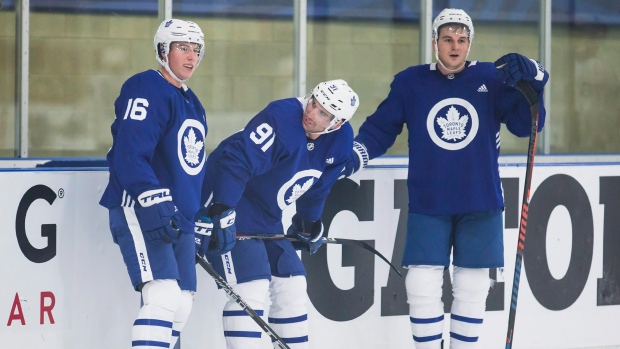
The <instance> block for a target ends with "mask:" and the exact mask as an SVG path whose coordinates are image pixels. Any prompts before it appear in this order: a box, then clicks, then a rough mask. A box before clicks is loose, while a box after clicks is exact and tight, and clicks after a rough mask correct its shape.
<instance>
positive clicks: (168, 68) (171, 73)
mask: <svg viewBox="0 0 620 349" xmlns="http://www.w3.org/2000/svg"><path fill="white" fill-rule="evenodd" d="M164 68H165V69H166V71H167V72H168V74H170V76H172V78H173V79H174V80H176V81H178V82H180V83H182V84H183V83H185V81H187V79H179V78H178V77H177V76H176V75H175V74H174V73H173V72H172V69H170V66H169V65H168V59H166V64H164Z"/></svg>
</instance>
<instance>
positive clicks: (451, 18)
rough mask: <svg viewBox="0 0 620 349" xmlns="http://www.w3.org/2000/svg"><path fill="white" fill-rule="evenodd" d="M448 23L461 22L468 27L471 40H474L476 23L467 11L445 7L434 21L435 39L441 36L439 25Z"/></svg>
mask: <svg viewBox="0 0 620 349" xmlns="http://www.w3.org/2000/svg"><path fill="white" fill-rule="evenodd" d="M448 23H459V24H462V25H464V26H466V27H467V29H468V31H469V42H470V43H471V42H473V41H474V24H473V23H472V21H471V18H470V17H469V15H468V14H467V13H465V11H463V10H461V9H458V8H446V9H443V11H441V12H440V13H439V15H437V17H435V20H434V21H433V39H435V40H437V39H438V37H439V27H441V26H442V25H444V24H448Z"/></svg>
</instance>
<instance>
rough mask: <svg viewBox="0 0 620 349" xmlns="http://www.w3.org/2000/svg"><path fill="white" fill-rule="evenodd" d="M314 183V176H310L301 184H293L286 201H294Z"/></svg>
mask: <svg viewBox="0 0 620 349" xmlns="http://www.w3.org/2000/svg"><path fill="white" fill-rule="evenodd" d="M313 184H314V178H310V179H308V180H307V181H305V182H304V184H303V185H299V184H295V185H294V186H293V190H292V192H291V196H290V197H289V198H288V199H286V202H287V203H288V204H289V205H290V204H292V203H293V202H295V201H296V200H297V199H299V197H300V196H302V195H303V194H304V193H305V192H306V191H308V189H310V187H311V186H312V185H313Z"/></svg>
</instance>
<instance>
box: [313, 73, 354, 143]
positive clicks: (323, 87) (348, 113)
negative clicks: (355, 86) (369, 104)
mask: <svg viewBox="0 0 620 349" xmlns="http://www.w3.org/2000/svg"><path fill="white" fill-rule="evenodd" d="M310 93H311V94H312V96H313V97H314V99H315V100H316V101H317V102H319V103H320V104H321V105H322V106H323V108H325V110H327V112H329V113H331V114H333V115H334V119H333V120H332V121H331V123H330V125H329V126H328V127H327V129H325V133H327V132H331V131H335V130H336V129H334V128H333V127H334V126H335V125H336V124H338V122H340V121H342V123H345V122H347V121H349V120H351V118H352V117H353V114H355V111H356V110H357V107H359V105H360V102H359V97H358V96H357V93H355V92H354V91H353V90H352V89H351V88H350V87H349V85H348V84H347V82H346V81H344V80H342V79H338V80H330V81H325V82H321V83H320V84H318V85H316V87H315V88H314V89H312V91H311V92H310Z"/></svg>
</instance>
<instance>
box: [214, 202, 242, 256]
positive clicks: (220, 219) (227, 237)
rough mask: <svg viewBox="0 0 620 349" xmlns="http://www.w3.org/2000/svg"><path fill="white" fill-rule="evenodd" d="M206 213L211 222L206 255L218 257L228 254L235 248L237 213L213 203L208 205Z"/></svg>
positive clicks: (232, 209)
mask: <svg viewBox="0 0 620 349" xmlns="http://www.w3.org/2000/svg"><path fill="white" fill-rule="evenodd" d="M207 212H208V213H209V217H210V218H211V221H212V222H213V233H212V234H211V241H210V242H209V248H208V249H207V254H209V255H212V256H219V255H222V254H225V253H228V252H229V251H230V250H232V248H233V247H234V246H235V242H236V239H237V228H236V227H235V218H236V217H237V213H236V212H235V209H234V208H229V207H228V206H226V205H223V204H220V203H215V204H211V205H209V207H208V208H207Z"/></svg>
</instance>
